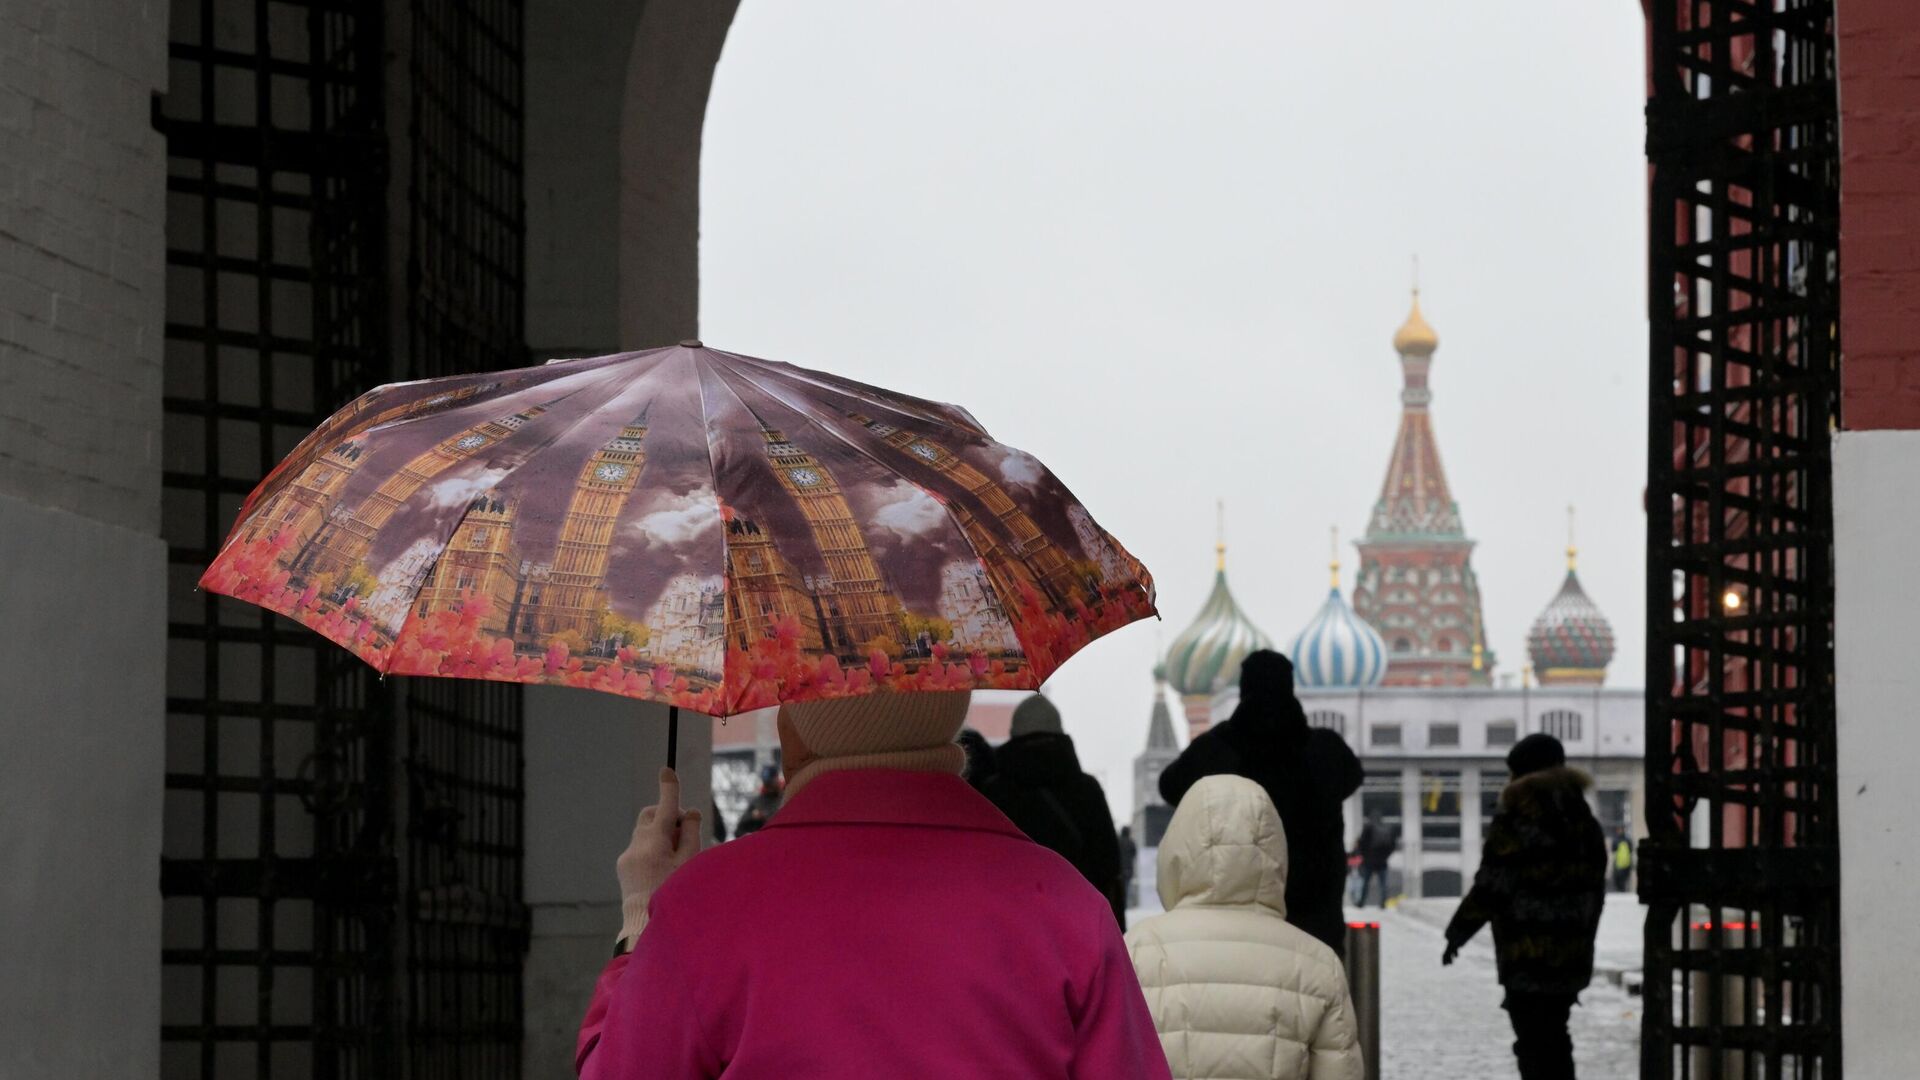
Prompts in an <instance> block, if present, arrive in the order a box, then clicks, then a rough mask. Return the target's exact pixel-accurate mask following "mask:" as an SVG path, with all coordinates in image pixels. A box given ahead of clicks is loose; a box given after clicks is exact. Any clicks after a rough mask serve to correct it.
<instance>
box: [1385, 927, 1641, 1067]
mask: <svg viewBox="0 0 1920 1080" xmlns="http://www.w3.org/2000/svg"><path fill="white" fill-rule="evenodd" d="M1457 903H1458V901H1457V900H1416V901H1408V902H1407V903H1405V904H1404V905H1403V906H1402V907H1401V908H1399V909H1396V910H1393V911H1386V912H1382V911H1377V910H1367V911H1364V912H1358V911H1356V912H1352V915H1353V916H1354V918H1355V919H1356V920H1358V919H1367V920H1374V919H1377V920H1378V921H1379V922H1380V924H1381V925H1380V999H1381V1000H1380V1012H1381V1020H1380V1074H1381V1078H1382V1080H1465V1078H1473V1080H1481V1078H1485V1080H1500V1078H1505V1077H1513V1076H1517V1075H1518V1074H1517V1073H1516V1071H1515V1070H1514V1066H1513V1050H1512V1044H1513V1029H1512V1028H1511V1027H1510V1026H1508V1024H1507V1014H1506V1013H1505V1012H1503V1011H1502V1010H1501V1008H1500V985H1499V982H1498V981H1497V979H1496V978H1495V975H1494V966H1493V935H1492V934H1491V932H1489V931H1486V930H1482V931H1481V932H1480V934H1479V935H1478V936H1477V937H1475V938H1474V940H1473V941H1472V942H1470V943H1468V945H1467V947H1466V948H1465V949H1463V950H1461V952H1460V958H1459V959H1458V960H1456V961H1454V964H1453V966H1452V967H1441V966H1440V954H1441V952H1442V951H1443V950H1444V949H1445V948H1446V943H1445V939H1444V938H1443V937H1442V934H1441V931H1442V929H1443V928H1444V927H1445V926H1446V921H1447V919H1448V918H1450V917H1451V916H1452V914H1453V909H1454V906H1455V905H1456V904H1457ZM1640 911H1641V909H1640V908H1639V906H1638V905H1637V904H1635V903H1634V902H1633V900H1632V898H1631V897H1621V898H1618V899H1617V900H1611V901H1610V902H1609V903H1608V905H1607V909H1606V916H1605V918H1603V920H1602V923H1601V930H1600V940H1599V942H1598V945H1599V949H1598V954H1599V960H1598V964H1599V966H1600V967H1601V968H1603V969H1605V968H1607V967H1613V968H1615V969H1624V970H1634V969H1638V968H1639V966H1640V964H1639V952H1640V950H1639V944H1638V942H1639V925H1640V924H1639V919H1640ZM1572 1030H1573V1046H1574V1060H1575V1062H1576V1065H1577V1067H1578V1070H1579V1075H1580V1078H1581V1080H1628V1078H1631V1077H1637V1076H1638V1075H1639V1069H1640V999H1639V998H1637V997H1630V996H1628V995H1627V994H1626V993H1625V992H1624V991H1623V990H1621V989H1620V988H1619V987H1618V986H1616V985H1614V984H1613V983H1612V982H1611V981H1609V980H1608V979H1606V978H1605V977H1604V975H1597V976H1596V979H1595V981H1594V984H1593V986H1592V987H1591V988H1590V989H1589V990H1588V991H1587V992H1586V993H1585V994H1582V995H1581V996H1580V1007H1578V1008H1576V1009H1574V1010H1573V1023H1572Z"/></svg>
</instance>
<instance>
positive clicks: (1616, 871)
mask: <svg viewBox="0 0 1920 1080" xmlns="http://www.w3.org/2000/svg"><path fill="white" fill-rule="evenodd" d="M1632 883H1633V841H1632V840H1629V839H1628V838H1627V830H1625V829H1618V830H1615V832H1614V834H1613V891H1614V892H1626V891H1627V886H1628V885H1631V884H1632Z"/></svg>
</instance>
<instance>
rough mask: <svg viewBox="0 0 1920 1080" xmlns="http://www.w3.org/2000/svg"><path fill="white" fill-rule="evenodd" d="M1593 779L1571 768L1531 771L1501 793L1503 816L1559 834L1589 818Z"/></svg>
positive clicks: (1548, 832) (1563, 766)
mask: <svg viewBox="0 0 1920 1080" xmlns="http://www.w3.org/2000/svg"><path fill="white" fill-rule="evenodd" d="M1592 786H1593V778H1592V777H1590V776H1588V775H1587V774H1586V773H1584V772H1581V771H1580V770H1579V769H1576V768H1573V767H1572V766H1568V765H1557V766H1555V767H1553V768H1551V769H1541V770H1540V771H1539V772H1531V773H1528V774H1527V775H1525V776H1522V777H1520V778H1519V779H1518V780H1515V781H1513V782H1512V783H1510V784H1508V785H1507V788H1506V790H1505V791H1502V792H1501V793H1500V810H1499V812H1500V813H1502V814H1508V815H1511V816H1512V817H1513V818H1514V819H1515V820H1516V822H1517V823H1520V824H1522V825H1523V826H1524V827H1529V828H1533V829H1538V830H1540V831H1542V832H1545V833H1547V834H1549V835H1558V834H1561V833H1563V832H1565V831H1567V830H1568V829H1569V828H1571V827H1573V826H1574V824H1575V823H1577V822H1579V821H1581V820H1582V819H1583V818H1585V817H1588V816H1589V811H1588V807H1587V805H1586V803H1587V789H1588V788H1590V787H1592Z"/></svg>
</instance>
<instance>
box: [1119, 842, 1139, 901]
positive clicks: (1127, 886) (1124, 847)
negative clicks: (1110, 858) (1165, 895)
mask: <svg viewBox="0 0 1920 1080" xmlns="http://www.w3.org/2000/svg"><path fill="white" fill-rule="evenodd" d="M1139 858H1140V846H1139V845H1138V844H1135V843H1134V842H1133V826H1131V825H1122V826H1120V906H1121V907H1122V908H1130V907H1135V906H1137V905H1138V901H1136V900H1135V899H1134V896H1133V871H1134V865H1133V864H1134V863H1135V862H1137V861H1138V860H1139ZM1123 925H1124V924H1123Z"/></svg>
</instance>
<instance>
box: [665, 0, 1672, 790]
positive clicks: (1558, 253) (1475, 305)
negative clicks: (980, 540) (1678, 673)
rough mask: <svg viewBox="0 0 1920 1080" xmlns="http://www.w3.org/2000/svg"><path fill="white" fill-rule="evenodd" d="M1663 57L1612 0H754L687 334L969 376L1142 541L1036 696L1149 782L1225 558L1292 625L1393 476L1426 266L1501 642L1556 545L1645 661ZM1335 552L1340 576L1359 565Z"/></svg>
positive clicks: (958, 392)
mask: <svg viewBox="0 0 1920 1080" xmlns="http://www.w3.org/2000/svg"><path fill="white" fill-rule="evenodd" d="M1642 72H1643V61H1642V45H1641V29H1640V12H1639V6H1638V5H1637V4H1634V3H1631V2H1629V0H1607V2H1603V3H1584V4H1516V3H1512V2H1511V0H1502V2H1496V0H1450V2H1448V3H1444V4H1437V3H1433V2H1431V0H1375V2H1373V3H1370V4H1366V5H1360V6H1354V5H1328V4H1307V3H1302V2H1299V0H1264V2H1238V3H1227V2H1218V0H1215V2H1210V3H1207V4H1200V5H1188V6H1186V7H1184V8H1181V7H1178V6H1170V5H1167V4H1164V3H1153V4H1148V3H1141V2H1135V0H1126V2H1119V0H1103V2H1100V3H1090V2H1085V3H1069V2H1060V0H1054V2H1049V3H1045V4H1033V3H1011V2H983V0H967V2H964V3H962V2H937V3H936V2H931V0H920V2H916V3H912V4H900V3H888V2H884V0H811V2H809V3H806V4H794V3H774V2H766V0H749V2H747V3H744V4H742V5H741V7H740V12H739V15H738V17H737V18H736V20H735V22H734V25H733V30H732V32H731V33H730V34H729V36H728V39H727V44H726V50H725V53H724V55H723V57H722V59H721V62H720V67H719V73H718V76H717V78H716V79H715V83H714V87H713V96H712V102H711V105H710V106H709V109H708V113H707V127H706V147H705V154H704V158H703V161H702V199H703V206H702V212H701V216H702V220H701V228H702V243H701V334H702V337H703V338H705V340H706V341H707V342H708V343H709V344H711V345H714V346H716V347H719V348H724V349H729V350H735V351H739V352H745V353H749V354H753V355H759V356H764V357H767V358H770V359H776V360H786V361H791V362H793V363H798V364H803V365H806V366H809V367H821V368H826V369H829V370H832V371H834V372H837V373H839V374H842V375H846V376H848V377H851V378H855V379H860V380H863V381H867V382H873V383H877V384H880V385H883V386H886V387H889V388H893V389H897V390H900V391H903V392H907V393H911V394H916V395H919V396H923V397H930V398H936V399H940V400H946V401H953V402H958V403H960V404H962V405H965V406H966V407H967V408H968V409H970V410H972V411H973V413H974V414H975V415H976V416H978V417H979V418H980V420H981V421H982V422H983V423H984V424H985V425H986V427H987V429H988V430H989V431H991V432H992V433H993V435H994V436H995V437H996V438H998V439H999V440H1001V441H1003V442H1006V443H1010V444H1012V445H1014V446H1018V447H1021V448H1023V449H1025V450H1028V451H1030V452H1032V453H1034V454H1035V455H1037V456H1038V457H1039V458H1040V459H1041V460H1043V461H1045V462H1046V463H1047V464H1048V465H1049V466H1050V467H1052V469H1053V470H1054V471H1055V472H1056V473H1057V474H1058V475H1059V476H1060V478H1061V479H1062V480H1064V481H1065V482H1066V483H1067V484H1068V485H1069V486H1070V487H1072V488H1073V490H1074V492H1075V493H1076V494H1077V495H1078V496H1079V497H1080V498H1081V499H1082V500H1083V501H1084V502H1085V504H1086V506H1087V508H1088V509H1089V510H1091V511H1092V513H1093V514H1094V516H1095V517H1096V518H1098V519H1099V521H1100V522H1101V524H1102V525H1104V526H1106V527H1107V528H1108V529H1109V530H1111V531H1112V532H1113V533H1114V534H1115V535H1116V536H1118V537H1119V538H1120V539H1121V541H1122V542H1123V543H1125V544H1126V545H1127V546H1128V547H1129V548H1130V549H1131V550H1132V551H1133V552H1134V554H1136V555H1138V556H1139V557H1140V558H1141V559H1142V560H1144V561H1145V562H1146V564H1147V566H1148V567H1149V568H1150V569H1151V570H1152V571H1153V573H1154V575H1155V577H1156V579H1157V581H1158V584H1159V590H1160V608H1161V611H1162V613H1163V614H1164V616H1165V621H1164V622H1162V623H1158V624H1153V623H1146V624H1140V625H1137V626H1135V627H1132V628H1129V629H1128V630H1125V631H1122V632H1120V633H1117V634H1115V635H1113V636H1112V637H1109V638H1107V639H1105V640H1103V641H1100V642H1097V643H1095V644H1094V645H1093V646H1092V647H1090V648H1089V649H1087V650H1086V651H1085V652H1083V653H1082V654H1080V656H1079V657H1077V658H1075V659H1074V660H1072V661H1071V662H1069V663H1068V664H1067V666H1066V667H1065V668H1064V669H1063V670H1062V671H1061V672H1060V673H1059V674H1058V675H1056V676H1055V677H1054V679H1053V681H1052V683H1051V684H1050V686H1049V690H1050V692H1051V693H1052V694H1053V696H1054V699H1055V700H1056V701H1057V702H1058V703H1059V704H1060V706H1061V709H1062V712H1063V713H1064V715H1065V717H1066V721H1067V727H1068V730H1069V731H1070V732H1071V733H1072V734H1073V735H1074V736H1075V738H1076V740H1077V741H1078V743H1079V746H1080V753H1081V758H1082V761H1083V763H1084V764H1085V765H1086V767H1087V768H1088V769H1089V770H1090V771H1092V772H1094V773H1095V774H1096V775H1098V776H1100V777H1101V779H1102V780H1103V782H1105V783H1106V785H1107V788H1108V796H1109V798H1110V799H1111V801H1112V802H1113V804H1114V806H1115V808H1116V813H1119V814H1124V813H1127V812H1130V808H1131V792H1130V788H1131V782H1132V781H1131V776H1132V765H1131V763H1132V759H1133V757H1134V755H1135V754H1137V753H1138V752H1139V750H1140V748H1141V747H1142V746H1143V745H1144V743H1145V739H1146V725H1147V716H1148V710H1149V708H1150V705H1151V695H1152V682H1151V678H1150V675H1149V672H1150V669H1151V668H1152V665H1153V658H1154V654H1155V649H1156V643H1158V642H1162V641H1164V640H1170V639H1171V638H1172V637H1173V636H1174V635H1175V634H1177V633H1178V632H1179V631H1180V630H1181V629H1182V628H1183V627H1184V626H1186V625H1187V623H1188V622H1189V621H1190V620H1191V619H1192V618H1193V616H1194V614H1195V612H1196V611H1197V610H1198V609H1199V607H1200V604H1201V602H1202V600H1203V599H1204V597H1205V595H1206V591H1207V589H1208V587H1209V585H1210V579H1211V576H1212V569H1213V538H1214V537H1213V534H1214V512H1213V505H1214V500H1215V499H1216V498H1224V499H1225V500H1226V502H1227V533H1228V536H1227V540H1228V544H1229V550H1228V573H1229V579H1230V580H1231V582H1232V584H1233V588H1234V591H1235V593H1236V595H1237V596H1238V597H1239V599H1240V602H1241V604H1242V606H1243V607H1244V608H1246V610H1247V611H1248V612H1249V614H1250V615H1251V616H1252V618H1253V619H1254V621H1255V622H1256V623H1257V624H1258V625H1259V626H1260V627H1261V628H1262V629H1264V630H1265V631H1266V632H1267V633H1268V634H1269V635H1270V636H1272V637H1273V638H1275V639H1276V640H1278V641H1280V642H1281V643H1282V646H1283V648H1284V647H1287V646H1289V645H1290V644H1291V641H1292V639H1293V636H1294V635H1295V634H1296V633H1297V632H1298V631H1299V629H1300V627H1301V626H1302V625H1304V624H1305V623H1306V621H1307V620H1308V618H1309V617H1311V615H1312V614H1313V612H1314V610H1315V609H1316V608H1317V607H1318V606H1319V604H1320V603H1321V602H1322V600H1323V599H1324V597H1325V594H1326V585H1327V579H1326V569H1325V566H1326V562H1327V543H1328V537H1327V530H1328V528H1329V526H1332V525H1338V526H1339V527H1340V531H1341V536H1342V541H1343V546H1344V547H1345V551H1344V552H1343V554H1342V559H1343V561H1344V562H1345V563H1346V564H1347V565H1348V566H1349V567H1352V566H1353V565H1355V563H1356V561H1357V560H1356V557H1355V555H1354V554H1353V550H1352V548H1351V546H1350V544H1348V543H1347V542H1348V541H1350V540H1351V539H1352V538H1353V537H1354V536H1356V535H1357V534H1358V533H1359V532H1360V531H1361V530H1363V529H1364V527H1365V524H1366V520H1367V516H1368V514H1369V512H1370V511H1371V509H1372V506H1373V504H1374V501H1375V499H1376V497H1377V496H1378V494H1379V489H1380V482H1381V479H1382V477H1383V476H1384V474H1385V471H1386V465H1387V456H1388V452H1389V450H1390V449H1391V445H1392V440H1393V434H1394V429H1395V426H1396V424H1397V423H1398V418H1399V409H1400V403H1399V396H1398V391H1399V386H1400V370H1399V364H1398V362H1397V360H1396V358H1395V356H1394V353H1393V350H1392V347H1391V345H1390V344H1389V342H1390V339H1391V337H1392V335H1393V331H1394V329H1395V328H1396V327H1397V326H1398V325H1399V324H1400V321H1401V320H1402V318H1403V317H1404V316H1405V315H1406V312H1407V303H1408V286H1409V275H1410V267H1409V264H1410V261H1411V257H1412V256H1413V255H1414V254H1415V253H1418V255H1419V258H1420V265H1421V279H1422V280H1421V286H1422V306H1423V308H1424V310H1425V312H1426V314H1427V317H1428V319H1429V320H1430V321H1431V322H1432V324H1433V326H1434V328H1435V329H1436V330H1437V331H1438V332H1439V334H1440V350H1439V352H1438V354H1437V355H1436V357H1435V363H1434V370H1433V390H1434V402H1433V410H1434V427H1435V431H1436V433H1437V435H1438V438H1439V443H1440V449H1441V454H1442V457H1443V459H1444V461H1445V464H1446V469H1447V477H1448V480H1449V482H1450V483H1451V485H1452V488H1453V493H1454V497H1455V498H1456V499H1457V500H1458V501H1459V504H1460V510H1461V514H1462V516H1463V518H1464V520H1465V523H1466V528H1467V532H1468V534H1469V535H1470V536H1472V537H1473V538H1474V539H1476V540H1477V541H1478V542H1479V547H1478V549H1477V551H1476V552H1475V555H1474V565H1475V567H1476V568H1477V570H1478V572H1479V575H1480V583H1481V588H1482V591H1483V595H1484V600H1485V615H1486V627H1487V632H1488V637H1489V642H1490V645H1491V646H1492V648H1493V649H1494V650H1496V651H1497V653H1498V655H1499V668H1498V670H1499V671H1500V672H1505V673H1509V674H1512V673H1517V672H1518V671H1519V668H1520V665H1521V664H1522V663H1523V662H1524V661H1525V648H1524V639H1525V635H1526V631H1527V627H1528V625H1529V624H1530V623H1531V621H1532V620H1533V618H1534V616H1535V615H1536V614H1537V613H1538V612H1539V610H1540V608H1541V607H1542V606H1543V605H1545V604H1546V602H1547V601H1548V599H1549V598H1550V597H1551V596H1552V595H1553V593H1554V591H1555V589H1557V588H1558V587H1559V584H1560V579H1561V577H1562V576H1563V574H1564V563H1563V558H1562V548H1563V547H1564V546H1565V542H1566V538H1565V530H1566V512H1565V508H1566V506H1567V505H1568V504H1569V503H1573V504H1576V505H1578V507H1579V508H1580V527H1579V532H1580V547H1581V550H1582V556H1581V565H1580V573H1581V578H1582V580H1583V581H1584V582H1585V584H1586V587H1587V590H1588V592H1589V593H1590V594H1591V595H1592V596H1593V598H1594V599H1595V601H1596V602H1598V603H1599V605H1600V606H1601V608H1602V609H1603V610H1604V611H1605V612H1606V613H1607V615H1608V616H1609V617H1610V618H1611V619H1612V621H1613V624H1614V628H1615V631H1616V633H1617V635H1618V637H1619V644H1620V647H1619V653H1618V655H1617V657H1616V659H1615V661H1614V664H1613V667H1612V669H1611V671H1610V677H1609V682H1610V684H1612V685H1621V686H1638V685H1640V684H1641V672H1642V656H1641V651H1642V647H1643V646H1642V642H1643V640H1644V634H1643V632H1642V626H1641V623H1642V615H1643V611H1644V603H1643V597H1642V580H1643V552H1644V536H1643V527H1644V518H1643V516H1642V512H1641V503H1640V499H1641V490H1642V487H1643V485H1644V479H1645V453H1646V451H1645V448H1646V434H1645V423H1646V401H1645V398H1646V376H1645V370H1646V361H1645V356H1646V329H1645V314H1644V312H1645V302H1644V300H1645V290H1644V284H1643V282H1644V265H1643V259H1644V245H1643V235H1644V231H1645V210H1644V206H1645V201H1644V159H1643V156H1642V151H1641V143H1642V137H1643V128H1642V113H1641V108H1642V104H1643V90H1642V88H1643V74H1642ZM1350 576H1351V575H1349V579H1350Z"/></svg>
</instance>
